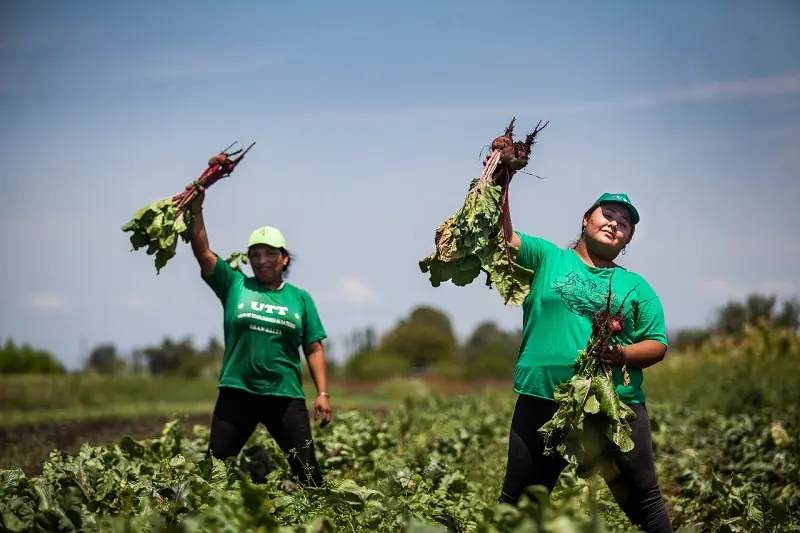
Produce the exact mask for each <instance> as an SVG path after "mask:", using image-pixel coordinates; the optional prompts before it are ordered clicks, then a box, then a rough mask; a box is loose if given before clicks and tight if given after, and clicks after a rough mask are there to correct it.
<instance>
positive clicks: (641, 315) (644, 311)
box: [633, 282, 669, 346]
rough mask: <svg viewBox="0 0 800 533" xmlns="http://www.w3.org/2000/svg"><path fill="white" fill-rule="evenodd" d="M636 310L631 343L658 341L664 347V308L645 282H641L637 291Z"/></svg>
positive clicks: (665, 331) (665, 344)
mask: <svg viewBox="0 0 800 533" xmlns="http://www.w3.org/2000/svg"><path fill="white" fill-rule="evenodd" d="M638 293H639V294H638V296H639V299H638V302H639V304H638V309H637V311H636V314H635V316H636V323H635V325H634V334H633V342H634V343H636V342H642V341H646V340H652V341H658V342H660V343H661V344H663V345H664V346H669V344H668V343H667V326H666V321H665V319H664V307H663V305H661V299H660V298H659V297H658V295H657V294H656V293H655V291H653V289H652V288H651V287H650V285H648V284H647V283H646V282H643V283H642V284H641V286H640V288H639V291H638Z"/></svg>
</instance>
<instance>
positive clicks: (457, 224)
mask: <svg viewBox="0 0 800 533" xmlns="http://www.w3.org/2000/svg"><path fill="white" fill-rule="evenodd" d="M515 120H516V119H512V120H511V123H510V124H509V125H508V127H507V128H506V130H505V133H504V134H503V135H501V136H500V137H497V138H495V139H494V141H492V145H491V148H492V151H491V153H490V154H489V156H488V157H487V161H486V163H485V165H484V169H483V172H482V173H481V175H480V176H479V177H478V178H475V179H473V180H472V182H471V183H470V188H469V192H468V193H467V196H466V199H465V201H464V203H463V205H462V207H461V209H459V210H458V211H457V212H456V213H454V214H453V215H451V216H450V217H449V218H448V219H447V220H445V221H444V222H442V223H441V224H440V225H439V227H438V228H437V229H436V233H435V238H434V244H435V247H436V250H435V251H434V252H433V253H432V254H431V255H429V256H428V257H426V258H425V259H423V260H421V261H420V262H419V267H420V270H422V272H423V273H430V276H429V280H430V283H431V285H432V286H433V287H438V286H440V285H441V284H442V283H443V282H445V281H448V280H449V281H452V283H453V284H454V285H456V286H459V287H463V286H466V285H469V284H470V283H472V282H473V281H474V280H475V278H477V277H478V275H480V273H481V272H484V273H485V274H486V278H487V279H486V285H487V286H489V287H491V286H492V284H495V285H496V287H497V290H498V292H499V293H500V295H501V296H502V298H503V301H504V303H505V304H506V305H509V304H510V305H522V302H523V300H524V299H525V297H526V296H527V295H528V292H529V290H530V280H531V276H532V275H533V271H531V270H529V269H527V268H524V267H522V266H521V265H519V264H518V263H516V262H515V261H514V259H513V254H512V251H511V245H510V244H509V242H508V238H507V237H508V236H507V235H506V234H505V228H503V224H502V209H503V205H504V204H505V203H506V202H507V201H508V185H509V184H510V183H511V180H512V178H513V177H514V175H515V174H516V173H517V172H519V171H520V170H522V169H523V168H525V167H526V166H527V165H528V163H529V162H530V156H531V150H532V148H533V145H534V144H535V142H536V137H537V135H538V134H539V133H540V132H541V131H542V130H543V129H544V128H545V127H546V126H547V124H549V122H547V123H545V124H544V125H542V123H541V121H539V124H537V126H536V128H535V129H534V130H533V132H531V133H529V134H528V135H527V136H526V137H525V140H522V141H514V122H515Z"/></svg>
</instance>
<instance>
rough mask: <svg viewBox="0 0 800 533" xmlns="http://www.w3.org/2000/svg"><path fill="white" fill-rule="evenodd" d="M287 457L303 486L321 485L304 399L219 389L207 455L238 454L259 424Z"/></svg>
mask: <svg viewBox="0 0 800 533" xmlns="http://www.w3.org/2000/svg"><path fill="white" fill-rule="evenodd" d="M259 422H260V423H262V424H264V426H266V428H267V431H268V432H269V433H270V435H272V438H274V439H275V442H277V443H278V446H280V448H281V450H282V451H283V453H284V454H286V456H287V457H286V458H287V460H288V462H289V466H290V467H291V469H292V473H293V474H294V475H295V476H296V477H297V478H298V479H299V481H300V483H301V484H303V485H313V486H320V485H322V474H321V472H320V468H319V464H318V463H317V458H316V454H315V453H314V443H313V441H312V440H311V422H310V417H309V413H308V409H307V408H306V403H305V401H304V400H301V399H295V398H285V397H280V396H256V395H254V394H250V393H249V392H246V391H243V390H239V389H230V388H220V390H219V396H218V397H217V403H216V405H215V406H214V415H213V417H212V420H211V437H210V439H209V443H208V454H209V455H213V456H214V457H216V458H218V459H223V460H224V459H227V458H228V457H235V456H237V455H239V452H241V451H242V448H243V447H244V445H245V444H246V443H247V440H248V439H249V438H250V436H251V435H252V434H253V431H255V429H256V426H257V425H258V423H259Z"/></svg>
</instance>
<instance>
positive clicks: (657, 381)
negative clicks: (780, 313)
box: [644, 323, 800, 414]
mask: <svg viewBox="0 0 800 533" xmlns="http://www.w3.org/2000/svg"><path fill="white" fill-rule="evenodd" d="M799 361H800V334H799V333H798V332H797V331H794V330H791V329H785V328H777V327H775V326H772V325H770V324H768V323H762V324H761V325H758V326H745V327H744V329H743V330H742V331H741V332H739V333H738V334H737V335H735V336H731V335H715V336H712V337H710V338H709V339H708V340H706V341H705V342H704V343H702V344H701V345H700V346H698V347H696V348H694V349H691V350H688V351H685V352H682V353H675V354H670V355H667V358H666V360H665V361H663V362H661V363H659V364H657V365H655V366H654V367H652V368H648V369H647V370H646V371H645V381H644V390H645V393H646V394H647V396H648V397H649V398H655V399H658V400H660V401H668V402H670V403H672V404H677V405H683V406H697V405H700V406H703V407H704V408H708V409H713V410H715V411H717V412H720V413H723V414H735V413H754V412H758V411H760V410H761V409H764V408H781V407H783V406H785V405H800V372H798V371H797V369H798V362H799Z"/></svg>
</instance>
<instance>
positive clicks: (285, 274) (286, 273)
mask: <svg viewBox="0 0 800 533" xmlns="http://www.w3.org/2000/svg"><path fill="white" fill-rule="evenodd" d="M281 253H282V254H283V255H284V257H287V258H288V259H289V260H288V261H286V266H285V267H283V277H284V278H288V277H289V267H290V266H292V260H293V259H294V255H293V254H292V253H291V252H289V250H287V249H286V248H281Z"/></svg>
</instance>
